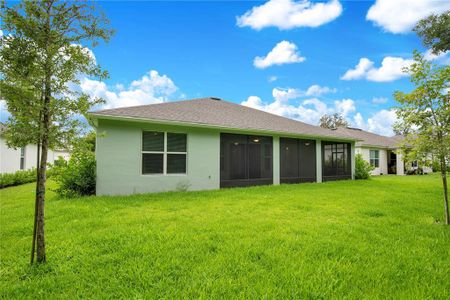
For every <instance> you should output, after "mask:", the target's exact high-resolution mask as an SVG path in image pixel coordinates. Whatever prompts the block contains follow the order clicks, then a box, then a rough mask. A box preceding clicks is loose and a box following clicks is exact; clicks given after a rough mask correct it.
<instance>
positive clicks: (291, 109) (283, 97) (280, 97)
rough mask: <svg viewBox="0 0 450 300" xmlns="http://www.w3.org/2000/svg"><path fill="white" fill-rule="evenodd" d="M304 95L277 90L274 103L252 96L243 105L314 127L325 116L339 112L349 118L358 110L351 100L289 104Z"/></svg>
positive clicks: (274, 92) (308, 101)
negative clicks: (330, 102) (328, 103)
mask: <svg viewBox="0 0 450 300" xmlns="http://www.w3.org/2000/svg"><path fill="white" fill-rule="evenodd" d="M302 95H304V93H303V92H301V91H300V90H298V89H279V88H275V89H273V90H272V96H273V98H274V100H273V102H270V103H266V102H263V101H262V100H261V98H259V97H257V96H250V97H248V99H247V100H246V101H243V102H242V103H241V104H242V105H245V106H248V107H252V108H256V109H259V110H263V111H267V112H270V113H273V114H277V115H280V116H284V117H287V118H292V119H296V120H299V121H303V122H306V123H309V124H313V125H317V124H318V122H319V120H320V117H321V116H323V115H324V114H332V113H335V112H337V113H340V114H342V115H343V116H344V117H347V116H348V115H349V114H351V113H353V112H354V111H355V110H356V108H355V103H354V101H353V100H351V99H343V100H336V101H334V103H333V104H334V105H331V106H329V105H327V104H326V103H325V102H323V101H321V100H319V99H317V98H310V99H305V100H303V101H301V102H300V104H298V105H294V104H291V103H289V100H291V99H296V98H298V97H300V96H302Z"/></svg>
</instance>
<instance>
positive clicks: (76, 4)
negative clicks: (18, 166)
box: [0, 0, 113, 262]
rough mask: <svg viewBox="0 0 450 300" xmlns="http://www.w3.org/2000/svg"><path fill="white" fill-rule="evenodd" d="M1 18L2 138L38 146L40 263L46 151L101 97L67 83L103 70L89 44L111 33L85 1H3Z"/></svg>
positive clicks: (75, 128) (41, 257) (67, 137)
mask: <svg viewBox="0 0 450 300" xmlns="http://www.w3.org/2000/svg"><path fill="white" fill-rule="evenodd" d="M0 17H1V18H2V19H3V28H2V29H3V30H4V36H3V38H2V39H1V44H0V73H1V77H0V90H1V91H2V97H3V99H5V100H6V105H7V108H8V111H9V112H10V114H11V116H10V118H9V120H8V122H7V128H8V129H7V131H6V134H5V136H6V140H7V143H8V145H9V146H11V147H21V146H24V145H26V144H29V143H33V144H38V145H39V148H40V149H39V150H40V159H39V165H38V168H37V183H36V199H35V200H36V203H35V208H36V209H35V223H34V226H35V229H36V230H35V234H34V235H33V247H32V250H33V251H32V254H31V262H33V259H34V255H35V254H34V244H35V243H36V244H37V251H36V254H37V255H36V258H37V262H45V261H46V252H45V236H44V203H45V190H46V171H47V154H48V150H49V149H51V148H57V147H61V146H64V144H67V143H68V142H70V141H71V140H72V139H73V138H74V136H76V135H77V134H78V132H79V131H80V130H81V128H82V122H81V121H80V120H79V118H77V116H79V115H80V114H84V113H86V112H87V110H88V109H89V108H91V107H92V106H93V105H95V104H97V103H100V102H101V101H102V100H101V99H97V98H95V99H91V98H90V97H89V96H88V95H86V94H83V93H81V92H79V91H76V90H74V89H71V88H70V87H71V86H73V85H74V84H77V83H79V81H80V78H81V76H94V77H97V78H100V79H102V78H105V77H107V76H108V74H107V72H106V71H103V70H102V69H101V67H100V66H99V65H98V64H97V63H96V60H95V57H94V55H93V54H92V52H91V51H90V50H89V48H86V47H95V46H96V45H97V44H98V42H99V41H101V40H103V41H108V40H109V39H110V37H111V35H112V34H113V31H112V30H111V29H110V28H109V21H108V19H107V18H106V17H105V15H104V14H102V13H101V12H99V11H98V8H97V7H96V5H95V3H93V2H92V3H91V2H89V1H57V0H32V1H23V2H21V3H18V4H15V5H13V6H8V5H7V4H6V3H5V2H4V1H3V2H2V6H1V12H0Z"/></svg>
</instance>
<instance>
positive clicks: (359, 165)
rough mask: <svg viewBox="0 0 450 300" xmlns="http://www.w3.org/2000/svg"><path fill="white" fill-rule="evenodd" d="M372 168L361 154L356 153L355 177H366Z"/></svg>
mask: <svg viewBox="0 0 450 300" xmlns="http://www.w3.org/2000/svg"><path fill="white" fill-rule="evenodd" d="M373 169H374V167H372V166H371V165H370V164H369V163H368V162H367V161H365V160H364V159H363V157H362V155H361V154H356V157H355V179H368V178H369V177H370V172H371V171H372V170H373Z"/></svg>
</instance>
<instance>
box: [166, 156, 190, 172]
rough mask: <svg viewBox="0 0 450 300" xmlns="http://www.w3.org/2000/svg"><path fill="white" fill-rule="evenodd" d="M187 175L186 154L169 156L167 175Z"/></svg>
mask: <svg viewBox="0 0 450 300" xmlns="http://www.w3.org/2000/svg"><path fill="white" fill-rule="evenodd" d="M184 173H186V154H167V174H184Z"/></svg>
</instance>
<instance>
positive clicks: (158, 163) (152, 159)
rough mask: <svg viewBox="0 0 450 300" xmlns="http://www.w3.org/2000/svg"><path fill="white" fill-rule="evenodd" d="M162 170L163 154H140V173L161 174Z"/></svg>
mask: <svg viewBox="0 0 450 300" xmlns="http://www.w3.org/2000/svg"><path fill="white" fill-rule="evenodd" d="M163 171H164V154H155V153H143V154H142V174H162V173H163Z"/></svg>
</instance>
